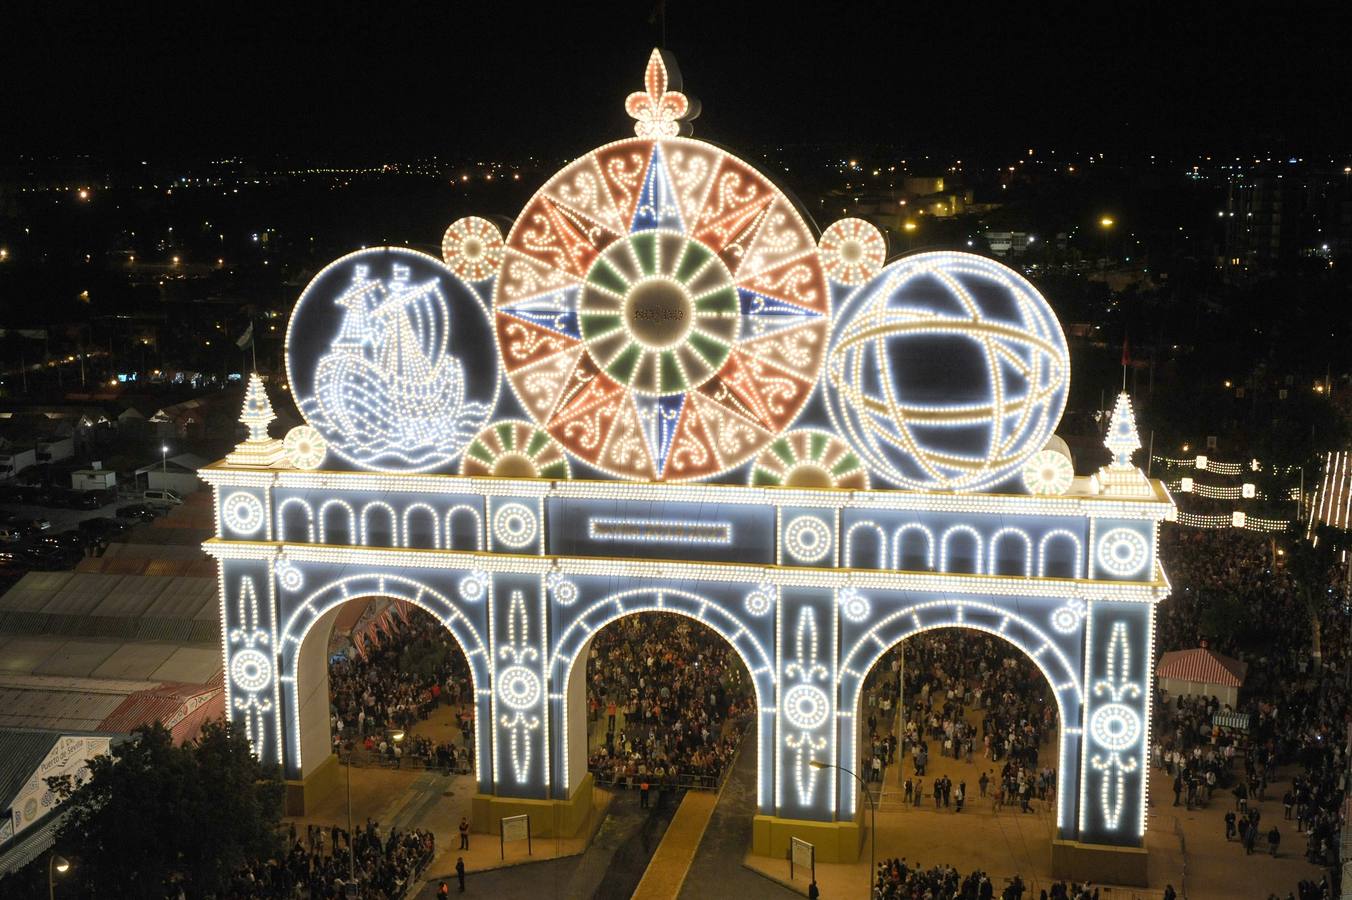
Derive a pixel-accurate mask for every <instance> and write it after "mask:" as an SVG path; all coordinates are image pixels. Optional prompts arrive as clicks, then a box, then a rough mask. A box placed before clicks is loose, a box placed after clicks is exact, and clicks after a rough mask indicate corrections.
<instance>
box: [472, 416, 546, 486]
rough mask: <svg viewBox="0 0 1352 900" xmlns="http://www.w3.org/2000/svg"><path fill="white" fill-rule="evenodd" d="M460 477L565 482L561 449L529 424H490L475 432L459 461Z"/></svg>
mask: <svg viewBox="0 0 1352 900" xmlns="http://www.w3.org/2000/svg"><path fill="white" fill-rule="evenodd" d="M460 474H461V475H489V476H493V477H496V478H552V479H555V480H561V479H565V478H568V477H569V476H570V475H571V474H572V472H571V470H570V469H569V467H568V457H566V456H564V454H563V448H562V447H560V446H559V443H558V441H556V440H554V439H553V438H552V437H550V436H549V433H548V432H546V431H544V430H542V429H540V428H537V427H536V426H534V425H532V424H531V423H530V422H522V421H519V420H515V419H513V420H508V421H503V422H494V423H493V424H492V425H489V426H488V427H487V428H485V429H484V430H483V431H481V432H479V433H478V434H477V435H476V436H475V438H474V440H473V441H471V442H470V445H469V447H468V449H466V450H465V455H464V456H462V457H461V458H460Z"/></svg>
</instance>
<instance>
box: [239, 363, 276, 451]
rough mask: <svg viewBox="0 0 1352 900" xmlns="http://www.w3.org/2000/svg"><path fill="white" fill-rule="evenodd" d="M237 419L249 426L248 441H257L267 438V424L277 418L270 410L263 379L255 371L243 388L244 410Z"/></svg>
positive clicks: (270, 404) (269, 401)
mask: <svg viewBox="0 0 1352 900" xmlns="http://www.w3.org/2000/svg"><path fill="white" fill-rule="evenodd" d="M239 420H240V421H241V422H243V423H244V424H245V425H247V426H248V428H249V441H250V442H252V443H257V442H258V441H266V440H267V439H268V426H269V425H271V424H272V423H273V422H274V421H276V420H277V416H276V414H274V413H273V411H272V401H271V400H269V399H268V391H267V388H265V387H264V386H263V379H261V378H259V377H258V373H257V372H255V373H253V374H252V375H250V376H249V384H248V386H247V387H246V388H245V389H244V411H243V412H242V413H240V416H239Z"/></svg>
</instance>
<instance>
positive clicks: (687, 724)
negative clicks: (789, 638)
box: [568, 612, 756, 790]
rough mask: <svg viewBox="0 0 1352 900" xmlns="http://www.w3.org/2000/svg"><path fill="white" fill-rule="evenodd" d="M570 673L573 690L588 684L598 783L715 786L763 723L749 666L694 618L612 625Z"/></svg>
mask: <svg viewBox="0 0 1352 900" xmlns="http://www.w3.org/2000/svg"><path fill="white" fill-rule="evenodd" d="M598 651H599V652H598ZM569 677H570V683H569V685H568V687H569V688H570V690H569V693H570V694H575V693H576V690H575V687H574V684H573V682H574V681H575V680H577V679H583V680H584V687H583V691H582V693H584V694H585V695H586V698H587V700H586V703H587V711H588V713H590V715H589V716H588V717H587V723H586V726H585V727H586V733H587V745H588V753H589V758H588V769H589V771H590V772H591V773H592V776H593V778H594V779H595V783H597V784H598V785H603V786H605V785H608V784H609V785H618V786H621V787H633V786H634V784H636V783H638V781H639V780H643V781H648V782H649V783H652V784H654V785H655V786H656V787H658V788H659V789H676V790H679V789H687V788H696V789H699V788H702V789H716V788H717V787H718V785H719V784H720V783H721V780H722V777H723V776H724V775H726V774H727V772H728V771H729V770H730V767H731V764H732V762H733V758H734V755H735V752H736V751H737V749H739V748H740V747H741V746H742V743H743V740H744V739H745V737H746V736H747V729H748V728H754V727H755V725H756V721H755V719H756V703H755V690H754V688H753V686H752V683H751V677H750V674H749V673H748V671H747V668H746V664H745V662H744V661H743V660H742V658H741V656H740V655H738V654H737V653H736V652H735V651H734V649H733V648H732V647H731V645H729V644H728V642H727V641H726V640H724V639H723V638H722V637H721V636H720V635H718V634H717V633H716V632H714V631H713V630H712V629H711V628H709V627H708V626H706V625H704V624H703V623H701V622H699V621H698V620H696V619H693V618H691V617H689V616H683V615H679V614H670V613H656V612H639V613H633V614H630V615H628V616H624V617H622V618H619V619H616V620H614V621H612V622H611V623H610V624H608V625H606V626H604V627H603V628H601V629H599V630H597V631H595V632H593V633H592V634H591V636H590V637H589V638H588V640H587V643H586V645H585V646H584V647H583V648H582V651H581V652H580V653H579V658H578V664H577V665H575V666H574V667H573V668H572V671H571V673H570V676H569ZM701 726H703V728H702V727H701ZM574 739H575V738H574Z"/></svg>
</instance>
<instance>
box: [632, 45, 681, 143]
mask: <svg viewBox="0 0 1352 900" xmlns="http://www.w3.org/2000/svg"><path fill="white" fill-rule="evenodd" d="M643 86H644V88H646V90H644V91H643V92H635V93H633V94H630V95H629V97H628V99H626V100H625V101H624V109H625V112H627V113H629V115H630V116H632V117H633V118H635V119H637V120H638V121H636V122H635V123H634V134H636V135H638V136H639V137H641V138H667V137H675V136H676V135H678V134H680V133H681V132H682V131H685V133H687V134H688V133H689V130H690V126H689V123H687V122H683V121H682V120H683V119H686V118H687V117H688V118H692V119H693V118H694V117H695V113H692V104H691V102H690V98H689V97H687V96H686V95H685V94H682V93H681V92H680V86H681V74H680V70H679V69H677V68H676V60H675V58H674V57H671V56H669V55H666V54H664V53H663V52H662V51H661V50H656V49H654V50H653V52H652V55H651V56H649V57H648V69H647V71H646V72H644V74H643ZM669 86H670V87H671V88H673V90H667V88H668V87H669ZM696 109H697V107H696Z"/></svg>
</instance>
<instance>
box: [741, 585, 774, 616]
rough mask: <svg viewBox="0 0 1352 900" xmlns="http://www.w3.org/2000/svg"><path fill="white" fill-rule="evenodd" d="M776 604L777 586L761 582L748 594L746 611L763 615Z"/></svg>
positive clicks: (755, 614)
mask: <svg viewBox="0 0 1352 900" xmlns="http://www.w3.org/2000/svg"><path fill="white" fill-rule="evenodd" d="M774 605H775V586H774V585H772V584H760V585H757V586H756V589H755V590H754V591H752V592H751V593H749V594H747V595H746V611H747V612H749V613H751V615H753V616H763V615H765V614H766V613H768V612H769V611H770V610H771V608H773V607H774Z"/></svg>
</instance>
